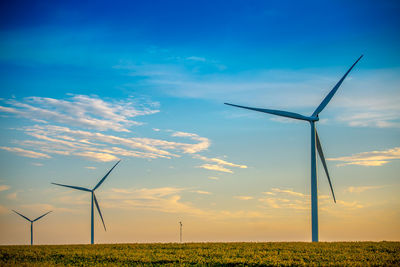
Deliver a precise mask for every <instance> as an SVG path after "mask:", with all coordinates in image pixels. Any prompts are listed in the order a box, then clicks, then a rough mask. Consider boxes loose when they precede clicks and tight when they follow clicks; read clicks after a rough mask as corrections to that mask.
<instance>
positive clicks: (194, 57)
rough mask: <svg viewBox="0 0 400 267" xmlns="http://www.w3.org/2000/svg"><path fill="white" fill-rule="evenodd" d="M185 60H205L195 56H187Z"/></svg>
mask: <svg viewBox="0 0 400 267" xmlns="http://www.w3.org/2000/svg"><path fill="white" fill-rule="evenodd" d="M186 59H187V60H193V61H200V62H205V61H206V59H205V58H204V57H196V56H191V57H187V58H186Z"/></svg>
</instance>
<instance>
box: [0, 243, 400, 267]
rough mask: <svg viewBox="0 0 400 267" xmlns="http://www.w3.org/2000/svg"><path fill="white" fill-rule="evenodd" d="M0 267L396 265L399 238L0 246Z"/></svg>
mask: <svg viewBox="0 0 400 267" xmlns="http://www.w3.org/2000/svg"><path fill="white" fill-rule="evenodd" d="M0 265H1V266H24V265H25V266H26V265H28V266H32V265H34V266H43V265H44V266H46V265H58V266H60V265H61V266H63V265H71V266H83V265H86V266H93V265H97V266H100V265H101V266H110V265H116V266H121V265H125V266H126V265H182V266H185V265H267V266H268V265H281V266H288V265H324V266H326V265H336V266H351V265H352V266H354V265H355V266H378V265H379V266H382V265H385V266H400V242H335V243H323V242H321V243H318V244H316V243H301V242H290V243H284V242H282V243H187V244H175V243H170V244H107V245H57V246H55V245H54V246H47V245H41V246H33V247H31V246H0Z"/></svg>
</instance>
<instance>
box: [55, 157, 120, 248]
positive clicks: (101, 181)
mask: <svg viewBox="0 0 400 267" xmlns="http://www.w3.org/2000/svg"><path fill="white" fill-rule="evenodd" d="M119 162H120V160H119V161H118V162H117V163H115V165H114V167H112V168H111V170H109V171H108V172H107V174H106V175H105V176H104V177H103V178H102V179H101V180H100V181H99V182H98V183H97V185H96V186H95V187H94V188H93V189H88V188H85V187H80V186H72V185H64V184H57V183H52V184H54V185H59V186H64V187H68V188H72V189H77V190H81V191H86V192H90V193H91V238H90V243H91V244H94V209H93V201H94V203H95V204H96V208H97V211H98V212H99V215H100V218H101V221H102V222H103V226H104V230H105V231H107V229H106V225H105V224H104V220H103V215H102V214H101V211H100V206H99V203H98V202H97V199H96V195H95V194H94V191H95V190H96V189H97V188H98V187H99V186H100V185H101V184H102V183H103V182H104V180H105V179H106V178H107V176H108V175H109V174H110V173H111V171H112V170H113V169H114V168H115V166H117V164H118V163H119Z"/></svg>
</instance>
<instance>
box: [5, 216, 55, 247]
mask: <svg viewBox="0 0 400 267" xmlns="http://www.w3.org/2000/svg"><path fill="white" fill-rule="evenodd" d="M12 211H13V212H15V213H16V214H18V215H19V216H21V217H22V218H24V219H25V220H27V221H29V222H30V223H31V246H32V245H33V223H34V222H36V221H37V220H39V219H41V218H42V217H44V216H46V215H47V214H49V213H50V212H52V211H49V212H46V213H45V214H43V215H41V216H39V217H37V218H36V219H34V220H31V219H29V218H28V217H25V216H24V215H22V214H21V213H19V212H18V211H15V210H12Z"/></svg>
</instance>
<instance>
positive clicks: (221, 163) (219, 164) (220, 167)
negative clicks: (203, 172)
mask: <svg viewBox="0 0 400 267" xmlns="http://www.w3.org/2000/svg"><path fill="white" fill-rule="evenodd" d="M193 158H195V159H200V160H203V161H206V162H211V163H216V164H203V165H201V166H198V167H199V168H203V169H207V170H214V171H220V172H227V173H233V171H232V170H230V169H228V168H226V166H228V167H235V168H241V169H246V168H247V166H246V165H239V164H235V163H231V162H228V161H226V160H222V159H219V158H207V157H204V156H201V155H195V156H193Z"/></svg>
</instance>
